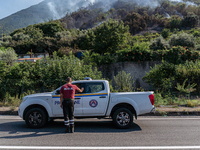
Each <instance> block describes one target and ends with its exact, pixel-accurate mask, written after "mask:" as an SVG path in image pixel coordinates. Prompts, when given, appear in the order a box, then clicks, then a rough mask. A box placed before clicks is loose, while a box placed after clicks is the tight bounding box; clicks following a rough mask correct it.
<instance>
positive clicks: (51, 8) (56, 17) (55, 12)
mask: <svg viewBox="0 0 200 150" xmlns="http://www.w3.org/2000/svg"><path fill="white" fill-rule="evenodd" d="M47 5H48V7H49V9H50V11H51V12H52V14H53V19H60V18H61V17H60V15H59V14H58V12H57V11H56V8H55V6H54V5H53V2H49V3H48V4H47Z"/></svg>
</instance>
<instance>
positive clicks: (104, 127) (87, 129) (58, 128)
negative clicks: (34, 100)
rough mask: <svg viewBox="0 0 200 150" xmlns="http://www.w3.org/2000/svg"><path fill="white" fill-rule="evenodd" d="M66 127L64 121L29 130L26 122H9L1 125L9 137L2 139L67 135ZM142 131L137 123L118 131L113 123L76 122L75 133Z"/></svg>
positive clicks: (52, 122)
mask: <svg viewBox="0 0 200 150" xmlns="http://www.w3.org/2000/svg"><path fill="white" fill-rule="evenodd" d="M64 130H65V126H64V124H63V121H62V120H56V121H51V122H48V124H47V125H46V126H45V127H43V128H39V129H32V128H28V127H27V126H26V124H25V122H24V121H16V122H7V123H2V124H0V132H8V135H9V136H4V137H3V136H1V137H0V139H1V138H7V139H15V138H27V137H37V136H45V135H56V134H66V133H65V132H64ZM141 130H142V129H141V128H140V127H139V126H138V125H137V124H135V123H133V125H132V126H131V127H130V128H129V129H116V128H115V127H114V125H113V124H112V121H110V120H108V121H101V120H100V121H84V120H77V121H75V133H78V132H79V133H80V132H81V133H116V132H118V133H119V132H121V133H124V132H134V131H141Z"/></svg>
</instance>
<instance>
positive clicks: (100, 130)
mask: <svg viewBox="0 0 200 150" xmlns="http://www.w3.org/2000/svg"><path fill="white" fill-rule="evenodd" d="M64 130H65V128H64V125H63V121H62V120H55V121H54V122H51V123H49V124H48V125H47V126H45V127H44V128H41V129H30V128H27V126H26V124H25V122H24V121H23V120H22V119H20V118H19V117H18V116H0V149H45V148H46V149H200V117H194V116H191V117H138V120H134V124H133V126H132V127H131V128H130V129H116V128H114V127H113V125H112V122H111V120H109V119H101V120H98V119H78V120H76V121H75V133H73V134H71V133H65V132H64ZM17 146H18V147H17ZM25 146H28V147H25Z"/></svg>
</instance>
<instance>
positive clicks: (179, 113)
mask: <svg viewBox="0 0 200 150" xmlns="http://www.w3.org/2000/svg"><path fill="white" fill-rule="evenodd" d="M0 115H18V111H0ZM141 116H200V111H156V112H155V113H147V114H144V115H141Z"/></svg>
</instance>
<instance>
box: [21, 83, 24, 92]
mask: <svg viewBox="0 0 200 150" xmlns="http://www.w3.org/2000/svg"><path fill="white" fill-rule="evenodd" d="M23 90H24V89H23V79H22V89H21V94H23Z"/></svg>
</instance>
